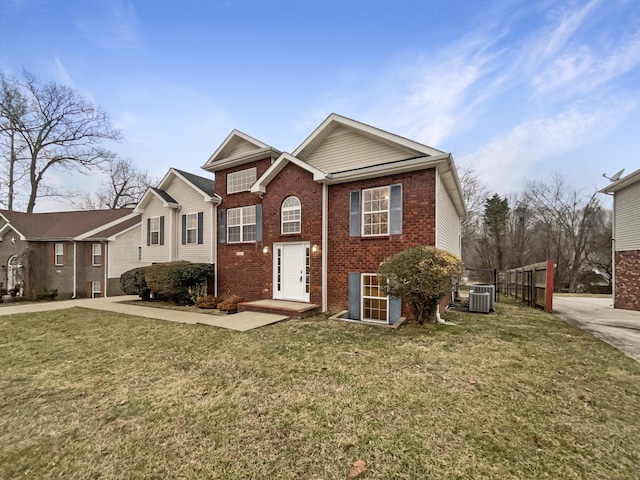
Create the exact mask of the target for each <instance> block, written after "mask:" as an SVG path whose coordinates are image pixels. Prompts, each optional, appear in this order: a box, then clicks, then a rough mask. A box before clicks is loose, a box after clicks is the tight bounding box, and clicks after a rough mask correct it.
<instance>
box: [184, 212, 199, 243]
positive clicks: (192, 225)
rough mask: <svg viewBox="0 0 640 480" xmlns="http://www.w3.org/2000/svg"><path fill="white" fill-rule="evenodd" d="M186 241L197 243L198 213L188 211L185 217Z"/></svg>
mask: <svg viewBox="0 0 640 480" xmlns="http://www.w3.org/2000/svg"><path fill="white" fill-rule="evenodd" d="M185 223H186V225H187V235H186V236H187V238H186V240H187V243H188V244H189V243H198V214H197V213H188V214H187V218H186V222H185Z"/></svg>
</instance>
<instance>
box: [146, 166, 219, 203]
mask: <svg viewBox="0 0 640 480" xmlns="http://www.w3.org/2000/svg"><path fill="white" fill-rule="evenodd" d="M174 178H179V179H180V180H182V181H183V182H184V183H186V184H187V185H188V186H190V187H191V188H192V189H193V190H195V191H196V192H197V193H199V194H200V195H202V200H203V201H204V202H213V203H219V202H220V200H221V199H220V197H219V196H218V195H217V194H215V193H214V189H215V182H214V181H213V180H211V179H209V178H205V177H201V176H199V175H195V174H193V173H189V172H185V171H184V170H179V169H177V168H170V169H169V171H168V172H167V173H166V175H165V176H164V177H163V178H162V180H160V183H159V184H158V186H157V187H149V188H148V189H147V191H146V192H145V193H144V195H143V196H142V198H141V199H140V201H139V202H138V205H136V208H135V210H134V211H135V212H136V213H140V212H142V211H143V210H144V207H145V205H146V204H147V203H149V201H150V200H151V198H153V197H156V198H158V199H159V200H160V201H161V202H162V206H163V207H169V208H178V207H179V206H180V203H179V202H178V201H177V200H176V199H175V198H173V197H172V196H171V195H170V194H169V193H168V192H167V191H166V190H165V188H167V187H168V186H169V184H170V183H171V180H173V179H174Z"/></svg>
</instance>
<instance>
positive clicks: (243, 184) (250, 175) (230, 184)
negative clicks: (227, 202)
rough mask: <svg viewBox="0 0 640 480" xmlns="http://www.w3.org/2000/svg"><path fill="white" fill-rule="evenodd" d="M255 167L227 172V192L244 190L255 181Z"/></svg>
mask: <svg viewBox="0 0 640 480" xmlns="http://www.w3.org/2000/svg"><path fill="white" fill-rule="evenodd" d="M256 174H257V169H256V167H253V168H248V169H246V170H240V171H239V172H233V173H228V174H227V193H236V192H244V191H246V190H249V189H250V188H251V185H253V184H254V183H255V181H256Z"/></svg>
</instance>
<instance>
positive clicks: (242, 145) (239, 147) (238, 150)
mask: <svg viewBox="0 0 640 480" xmlns="http://www.w3.org/2000/svg"><path fill="white" fill-rule="evenodd" d="M258 148H259V147H257V146H255V145H254V144H253V143H250V142H247V141H246V140H238V142H237V143H236V144H235V145H233V147H231V148H230V149H229V151H228V152H225V153H226V155H225V157H227V158H231V157H235V156H236V155H242V154H244V153H249V152H252V151H254V150H257V149H258Z"/></svg>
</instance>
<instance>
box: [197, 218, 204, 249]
mask: <svg viewBox="0 0 640 480" xmlns="http://www.w3.org/2000/svg"><path fill="white" fill-rule="evenodd" d="M203 243H204V213H202V212H198V245H202V244H203Z"/></svg>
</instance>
